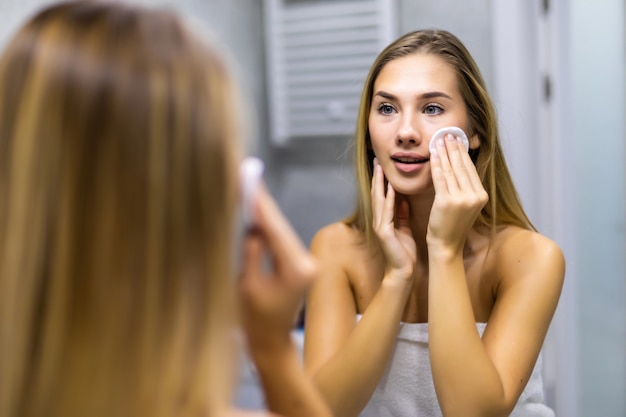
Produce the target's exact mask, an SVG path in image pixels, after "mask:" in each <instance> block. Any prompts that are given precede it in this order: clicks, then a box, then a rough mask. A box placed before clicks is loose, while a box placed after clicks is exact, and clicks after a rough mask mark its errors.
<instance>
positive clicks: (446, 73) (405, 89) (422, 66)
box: [374, 53, 459, 96]
mask: <svg viewBox="0 0 626 417" xmlns="http://www.w3.org/2000/svg"><path fill="white" fill-rule="evenodd" d="M378 90H384V91H387V92H390V93H394V94H396V93H398V94H399V93H404V94H407V93H414V94H421V93H424V92H427V91H442V92H446V93H448V94H449V95H457V96H458V95H459V89H458V84H457V77H456V72H455V71H454V68H453V67H452V65H450V64H449V63H448V62H446V61H445V60H443V59H442V58H440V57H439V56H437V55H433V54H429V53H414V54H411V55H407V56H403V57H401V58H396V59H394V60H393V61H390V62H389V63H387V64H386V65H385V66H384V67H383V68H382V69H381V71H380V72H379V73H378V76H377V77H376V80H375V82H374V92H376V91H378Z"/></svg>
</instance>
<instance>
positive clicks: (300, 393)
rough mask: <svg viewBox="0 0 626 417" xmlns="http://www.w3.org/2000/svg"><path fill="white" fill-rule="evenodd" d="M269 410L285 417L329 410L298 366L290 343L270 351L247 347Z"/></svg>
mask: <svg viewBox="0 0 626 417" xmlns="http://www.w3.org/2000/svg"><path fill="white" fill-rule="evenodd" d="M251 356H252V358H253V360H254V362H255V365H256V368H257V370H258V372H259V376H260V379H261V383H262V385H263V389H264V392H265V398H266V400H267V404H268V408H269V410H270V411H272V412H275V413H278V414H280V415H282V416H285V417H291V416H293V417H326V416H331V415H332V414H331V412H330V410H329V408H328V406H327V405H326V403H325V401H324V399H323V397H322V395H321V394H320V393H319V391H318V390H317V389H316V387H315V385H314V384H313V381H312V380H311V378H310V377H309V376H308V375H307V374H306V373H305V371H304V369H303V368H302V363H301V361H300V357H299V355H298V350H297V348H296V346H295V344H294V343H293V342H291V343H289V344H287V345H285V346H284V347H283V348H282V349H273V350H271V351H266V350H261V351H259V350H255V349H251Z"/></svg>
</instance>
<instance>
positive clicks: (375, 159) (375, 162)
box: [374, 157, 378, 166]
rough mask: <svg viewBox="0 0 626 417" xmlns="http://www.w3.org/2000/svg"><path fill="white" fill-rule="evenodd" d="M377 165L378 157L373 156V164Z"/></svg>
mask: <svg viewBox="0 0 626 417" xmlns="http://www.w3.org/2000/svg"><path fill="white" fill-rule="evenodd" d="M376 165H378V158H376V157H374V166H376Z"/></svg>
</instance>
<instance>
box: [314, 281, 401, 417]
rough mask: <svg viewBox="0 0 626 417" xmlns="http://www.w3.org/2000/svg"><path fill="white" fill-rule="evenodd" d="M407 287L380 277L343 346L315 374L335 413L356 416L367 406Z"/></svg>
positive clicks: (390, 346)
mask: <svg viewBox="0 0 626 417" xmlns="http://www.w3.org/2000/svg"><path fill="white" fill-rule="evenodd" d="M408 292H409V291H408V288H406V287H405V286H403V285H398V284H396V283H390V282H388V281H385V280H383V283H382V284H381V288H380V289H379V290H378V292H377V293H376V295H375V296H374V298H373V299H372V301H371V302H370V304H369V305H368V307H367V310H366V311H365V312H364V314H363V317H362V318H361V320H360V322H359V324H358V325H357V326H356V327H355V328H354V330H353V331H352V333H351V334H350V336H349V338H348V340H347V341H346V343H345V345H344V346H343V347H342V348H341V350H340V351H338V352H337V353H336V354H335V355H334V356H333V358H332V359H330V360H329V361H328V362H327V363H326V364H324V365H323V366H322V367H321V368H320V369H318V370H317V372H316V373H315V377H314V378H315V382H316V385H317V386H318V387H319V389H320V391H321V392H322V394H323V395H324V397H325V398H326V399H327V401H328V403H329V405H330V406H331V409H332V410H333V413H334V414H335V415H337V416H342V417H344V416H357V415H358V414H359V413H360V412H361V411H362V409H363V408H364V407H365V406H366V405H367V402H368V401H369V399H370V397H371V396H372V394H373V392H374V390H375V389H376V386H377V385H378V382H379V381H380V378H381V376H382V374H383V372H384V370H385V367H386V366H387V362H388V359H389V356H390V354H391V350H392V349H393V346H394V345H395V342H396V336H397V332H398V326H399V323H400V320H401V318H402V313H403V311H404V306H405V304H406V300H407V297H408Z"/></svg>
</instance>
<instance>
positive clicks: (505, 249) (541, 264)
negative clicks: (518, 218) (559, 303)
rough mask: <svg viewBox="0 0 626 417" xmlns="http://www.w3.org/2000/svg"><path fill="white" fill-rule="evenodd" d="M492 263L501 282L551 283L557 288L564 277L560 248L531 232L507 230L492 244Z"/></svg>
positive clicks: (563, 261)
mask: <svg viewBox="0 0 626 417" xmlns="http://www.w3.org/2000/svg"><path fill="white" fill-rule="evenodd" d="M493 243H494V245H493V249H494V251H495V252H494V255H495V257H496V259H494V261H495V263H496V268H497V269H498V271H499V275H500V276H501V277H503V278H506V277H511V279H519V278H520V277H527V279H528V280H534V279H537V280H546V279H548V280H550V281H552V282H551V284H553V285H557V286H560V285H561V284H562V281H563V279H564V275H565V257H564V256H563V252H562V251H561V248H560V247H559V246H558V245H557V244H556V242H554V241H553V240H551V239H549V238H548V237H546V236H544V235H542V234H540V233H537V232H535V231H532V230H527V229H522V228H520V227H515V226H508V227H505V228H503V229H502V230H500V231H498V233H497V234H496V237H495V240H494V242H493Z"/></svg>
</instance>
